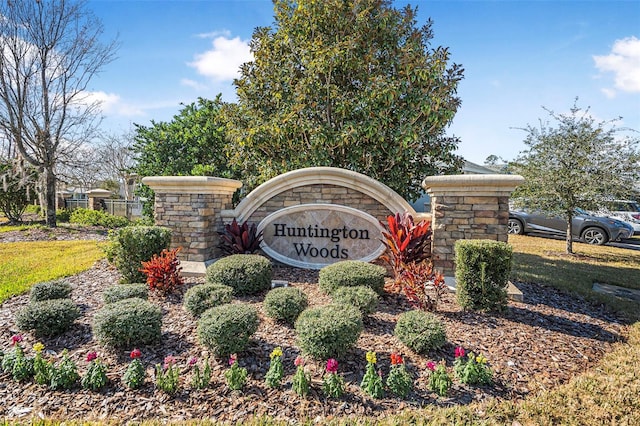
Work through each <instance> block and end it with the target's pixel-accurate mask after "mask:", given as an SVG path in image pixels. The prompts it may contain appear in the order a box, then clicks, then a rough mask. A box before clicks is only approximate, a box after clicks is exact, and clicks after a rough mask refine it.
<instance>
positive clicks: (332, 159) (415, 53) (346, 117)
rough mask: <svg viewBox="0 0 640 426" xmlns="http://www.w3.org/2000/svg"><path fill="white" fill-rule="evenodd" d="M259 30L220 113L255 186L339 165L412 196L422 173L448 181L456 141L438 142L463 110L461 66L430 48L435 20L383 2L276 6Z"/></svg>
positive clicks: (328, 0) (303, 1)
mask: <svg viewBox="0 0 640 426" xmlns="http://www.w3.org/2000/svg"><path fill="white" fill-rule="evenodd" d="M274 8H275V17H274V19H275V22H274V26H273V28H269V27H261V28H257V29H256V30H255V31H254V33H253V37H252V40H251V43H250V47H251V50H252V52H253V55H254V60H253V61H251V62H248V63H245V64H244V65H243V66H242V67H241V76H240V78H238V79H237V80H236V81H235V85H236V89H237V97H238V103H237V104H234V105H229V106H228V108H226V109H225V115H226V117H227V120H228V122H229V125H228V126H229V127H228V135H229V137H230V138H231V140H232V141H233V142H234V144H233V145H228V148H230V149H229V151H228V152H229V154H230V159H231V161H232V162H233V163H234V164H236V165H237V166H238V167H240V168H242V169H245V170H251V173H247V174H246V175H245V176H243V182H245V184H246V185H247V186H248V187H249V188H252V187H254V186H255V185H257V184H258V183H261V182H263V181H265V180H267V179H269V178H271V177H274V176H275V175H278V174H280V173H283V172H286V171H289V170H293V169H297V168H301V167H309V166H335V167H342V168H346V169H350V170H354V171H358V172H361V173H364V174H367V175H369V176H371V177H373V178H375V179H378V180H380V181H382V182H384V183H386V184H387V185H389V186H390V187H392V188H393V189H394V190H396V191H397V192H398V193H399V194H400V195H402V196H404V197H405V198H408V199H416V198H418V196H419V194H420V192H421V188H420V183H421V181H422V179H423V178H424V177H425V176H428V175H433V174H440V173H448V172H454V171H457V170H458V169H459V167H460V166H461V160H460V158H459V157H457V156H456V155H454V154H453V151H454V150H455V148H456V147H457V144H458V139H457V138H455V137H447V136H446V135H445V133H444V131H445V129H446V127H447V126H448V125H449V124H450V123H451V121H452V119H453V116H454V114H455V112H456V110H457V108H458V106H459V105H460V99H459V98H458V97H457V96H456V90H457V86H458V83H459V81H460V80H461V79H462V78H463V69H462V68H461V67H460V66H459V65H456V64H453V65H450V66H449V65H448V63H449V56H450V55H449V51H448V49H447V48H444V47H441V46H438V47H432V46H431V39H432V38H433V32H432V28H431V26H432V23H431V21H429V22H428V23H427V25H425V26H424V27H422V28H417V27H416V24H417V22H416V19H415V15H416V12H417V10H416V9H413V8H411V7H406V8H404V9H403V10H396V9H394V8H393V7H392V6H391V1H389V0H322V1H320V0H298V1H293V0H275V1H274Z"/></svg>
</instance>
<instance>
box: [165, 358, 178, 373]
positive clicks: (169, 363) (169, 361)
mask: <svg viewBox="0 0 640 426" xmlns="http://www.w3.org/2000/svg"><path fill="white" fill-rule="evenodd" d="M175 363H176V359H175V358H174V357H173V356H172V355H167V356H166V357H164V369H165V370H166V369H167V368H169V367H171V366H172V365H174V364H175Z"/></svg>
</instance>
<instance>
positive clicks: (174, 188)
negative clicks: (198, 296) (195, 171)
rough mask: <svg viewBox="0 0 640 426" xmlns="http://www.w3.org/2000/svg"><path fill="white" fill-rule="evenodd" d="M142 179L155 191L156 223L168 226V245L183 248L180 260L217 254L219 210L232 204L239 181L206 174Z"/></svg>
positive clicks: (216, 255)
mask: <svg viewBox="0 0 640 426" xmlns="http://www.w3.org/2000/svg"><path fill="white" fill-rule="evenodd" d="M142 182H143V183H144V184H146V185H149V187H150V188H151V189H153V190H154V191H155V193H156V197H155V218H156V225H158V226H166V227H167V228H170V229H171V231H172V238H171V247H172V248H177V247H182V251H181V253H180V259H181V260H185V261H188V262H202V263H204V262H205V261H208V260H211V259H215V258H217V257H219V256H220V254H221V253H220V252H219V249H218V248H217V246H218V242H219V236H218V232H217V231H218V230H219V229H222V228H223V221H222V216H221V215H220V212H221V211H222V210H226V209H229V208H231V207H232V202H231V199H232V197H233V193H234V192H235V191H236V190H237V189H238V188H240V187H241V186H242V182H239V181H237V180H232V179H223V178H216V177H206V176H152V177H145V178H144V179H142Z"/></svg>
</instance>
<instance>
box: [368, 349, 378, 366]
mask: <svg viewBox="0 0 640 426" xmlns="http://www.w3.org/2000/svg"><path fill="white" fill-rule="evenodd" d="M376 361H377V359H376V353H375V352H367V362H368V363H370V364H375V363H376Z"/></svg>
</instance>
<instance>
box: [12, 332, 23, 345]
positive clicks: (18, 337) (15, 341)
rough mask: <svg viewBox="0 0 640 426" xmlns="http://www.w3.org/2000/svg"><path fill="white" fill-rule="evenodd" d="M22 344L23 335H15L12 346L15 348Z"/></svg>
mask: <svg viewBox="0 0 640 426" xmlns="http://www.w3.org/2000/svg"><path fill="white" fill-rule="evenodd" d="M20 342H22V334H14V335H13V336H11V346H15V345H17V344H18V343H20Z"/></svg>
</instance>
